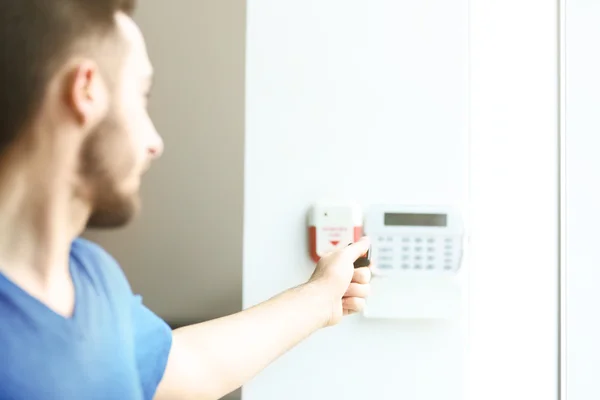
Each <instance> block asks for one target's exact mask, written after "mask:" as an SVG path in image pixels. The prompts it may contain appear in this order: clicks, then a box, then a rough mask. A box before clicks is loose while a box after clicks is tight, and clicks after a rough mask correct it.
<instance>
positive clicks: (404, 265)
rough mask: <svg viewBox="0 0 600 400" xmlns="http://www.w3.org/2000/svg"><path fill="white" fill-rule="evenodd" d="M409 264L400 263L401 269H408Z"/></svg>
mask: <svg viewBox="0 0 600 400" xmlns="http://www.w3.org/2000/svg"><path fill="white" fill-rule="evenodd" d="M409 268H410V265H409V264H402V269H409Z"/></svg>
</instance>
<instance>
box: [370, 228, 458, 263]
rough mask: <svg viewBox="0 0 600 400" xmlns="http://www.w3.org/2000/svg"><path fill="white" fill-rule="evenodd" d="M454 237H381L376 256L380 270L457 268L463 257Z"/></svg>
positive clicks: (376, 243)
mask: <svg viewBox="0 0 600 400" xmlns="http://www.w3.org/2000/svg"><path fill="white" fill-rule="evenodd" d="M457 240H458V239H457V238H456V237H454V236H421V237H411V236H378V237H376V239H375V243H374V245H375V246H374V259H375V260H376V262H377V268H378V269H381V270H402V271H410V270H416V271H421V270H427V271H434V270H443V271H450V270H452V269H453V268H454V266H455V264H456V262H457V258H459V257H460V256H461V253H462V249H461V248H460V243H458V242H457Z"/></svg>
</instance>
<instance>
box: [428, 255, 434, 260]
mask: <svg viewBox="0 0 600 400" xmlns="http://www.w3.org/2000/svg"><path fill="white" fill-rule="evenodd" d="M433 260H435V257H434V256H427V261H433Z"/></svg>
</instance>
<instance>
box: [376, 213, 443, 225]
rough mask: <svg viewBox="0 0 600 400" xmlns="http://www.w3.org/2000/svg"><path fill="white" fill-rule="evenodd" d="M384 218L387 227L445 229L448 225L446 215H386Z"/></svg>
mask: <svg viewBox="0 0 600 400" xmlns="http://www.w3.org/2000/svg"><path fill="white" fill-rule="evenodd" d="M383 218H384V221H383V222H384V224H385V225H386V226H429V227H445V226H447V225H448V215H446V214H407V213H385V214H384V217H383Z"/></svg>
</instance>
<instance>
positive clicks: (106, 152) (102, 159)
mask: <svg viewBox="0 0 600 400" xmlns="http://www.w3.org/2000/svg"><path fill="white" fill-rule="evenodd" d="M128 144H129V142H128V141H127V131H126V129H125V128H124V124H123V123H120V120H119V118H118V117H117V115H116V113H115V112H114V111H110V112H109V113H108V114H107V116H106V118H105V119H104V120H103V121H102V122H101V123H100V124H99V125H98V126H97V127H96V129H95V130H94V131H93V132H91V133H90V135H89V136H88V138H87V139H86V141H85V143H84V145H83V150H82V155H81V166H82V169H81V175H82V176H83V181H84V183H85V185H86V187H87V188H89V190H87V193H88V200H89V201H90V204H91V214H90V217H89V218H88V222H87V228H101V229H102V228H104V229H106V228H119V227H122V226H125V225H127V224H128V223H129V222H130V221H131V220H132V219H133V217H134V216H135V215H136V214H137V212H138V209H139V208H140V198H139V193H138V192H137V191H136V192H133V193H126V192H125V191H124V190H122V189H121V188H120V183H121V182H123V181H124V180H125V179H126V177H127V176H128V175H129V174H131V173H132V171H134V167H135V157H134V152H133V150H132V149H131V147H128V146H127V145H128ZM128 150H129V151H128Z"/></svg>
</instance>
